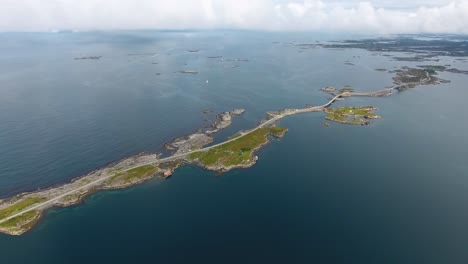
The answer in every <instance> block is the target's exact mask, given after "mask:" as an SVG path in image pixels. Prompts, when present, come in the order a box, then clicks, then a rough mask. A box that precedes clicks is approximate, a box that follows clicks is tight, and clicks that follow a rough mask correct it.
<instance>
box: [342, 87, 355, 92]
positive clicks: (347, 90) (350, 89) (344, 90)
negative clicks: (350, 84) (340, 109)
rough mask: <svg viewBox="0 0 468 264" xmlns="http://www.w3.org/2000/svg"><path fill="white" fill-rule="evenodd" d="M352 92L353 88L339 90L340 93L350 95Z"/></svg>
mask: <svg viewBox="0 0 468 264" xmlns="http://www.w3.org/2000/svg"><path fill="white" fill-rule="evenodd" d="M352 92H354V89H353V88H342V89H340V93H352Z"/></svg>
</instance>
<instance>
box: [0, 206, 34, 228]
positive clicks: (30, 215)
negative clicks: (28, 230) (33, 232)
mask: <svg viewBox="0 0 468 264" xmlns="http://www.w3.org/2000/svg"><path fill="white" fill-rule="evenodd" d="M38 213H39V211H35V210H34V211H29V212H26V213H24V214H22V215H19V216H17V217H14V218H12V219H10V220H8V221H6V222H3V223H1V224H0V227H3V228H14V227H18V225H20V224H21V223H29V222H30V221H31V220H32V219H34V218H35V217H36V215H37V214H38ZM27 225H28V224H26V225H25V226H27Z"/></svg>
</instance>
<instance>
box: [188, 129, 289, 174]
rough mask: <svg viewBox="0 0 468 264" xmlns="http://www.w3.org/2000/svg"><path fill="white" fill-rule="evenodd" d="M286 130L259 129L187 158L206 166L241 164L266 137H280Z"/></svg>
mask: <svg viewBox="0 0 468 264" xmlns="http://www.w3.org/2000/svg"><path fill="white" fill-rule="evenodd" d="M286 130H287V129H286V128H281V127H276V126H275V127H263V128H259V129H257V130H255V131H254V132H252V133H250V134H247V135H245V136H242V137H240V138H238V139H236V140H234V141H231V142H229V143H227V144H224V145H221V146H218V147H215V148H212V149H210V150H208V151H204V152H196V153H193V154H191V155H190V156H189V158H191V159H198V161H199V162H200V163H202V164H203V165H206V166H209V165H214V164H221V165H224V166H232V165H239V164H243V163H246V162H249V161H250V160H251V159H252V156H253V152H254V151H255V150H256V149H257V148H258V147H260V146H261V145H263V144H265V143H267V142H268V139H267V136H268V135H273V136H277V137H280V136H282V135H284V133H286Z"/></svg>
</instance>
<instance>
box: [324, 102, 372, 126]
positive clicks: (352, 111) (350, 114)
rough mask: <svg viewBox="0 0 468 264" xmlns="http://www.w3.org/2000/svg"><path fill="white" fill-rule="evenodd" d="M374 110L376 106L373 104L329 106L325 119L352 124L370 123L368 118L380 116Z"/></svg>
mask: <svg viewBox="0 0 468 264" xmlns="http://www.w3.org/2000/svg"><path fill="white" fill-rule="evenodd" d="M374 110H376V108H375V107H372V106H361V107H349V106H346V107H338V108H327V109H326V110H325V113H327V114H326V116H325V119H328V120H331V121H335V122H338V123H345V124H351V125H368V124H370V121H369V120H368V119H376V118H380V116H378V115H376V114H374V113H372V111H374Z"/></svg>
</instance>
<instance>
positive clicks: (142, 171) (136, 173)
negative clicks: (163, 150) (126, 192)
mask: <svg viewBox="0 0 468 264" xmlns="http://www.w3.org/2000/svg"><path fill="white" fill-rule="evenodd" d="M156 169H157V167H156V166H153V165H144V166H141V167H137V168H133V169H131V170H128V171H124V172H117V173H116V174H115V175H114V177H112V179H111V180H115V179H122V180H123V181H125V182H130V181H132V180H133V179H142V178H144V177H147V176H149V175H151V174H153V173H155V172H156Z"/></svg>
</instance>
